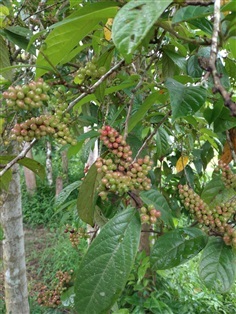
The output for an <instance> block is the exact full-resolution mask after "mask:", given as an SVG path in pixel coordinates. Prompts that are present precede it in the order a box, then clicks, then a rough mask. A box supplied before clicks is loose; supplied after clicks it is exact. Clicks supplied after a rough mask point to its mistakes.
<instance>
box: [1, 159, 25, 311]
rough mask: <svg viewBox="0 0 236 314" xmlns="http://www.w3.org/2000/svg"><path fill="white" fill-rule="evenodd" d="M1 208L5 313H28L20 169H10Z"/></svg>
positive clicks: (17, 167)
mask: <svg viewBox="0 0 236 314" xmlns="http://www.w3.org/2000/svg"><path fill="white" fill-rule="evenodd" d="M1 198H2V200H3V205H2V206H1V209H0V222H1V225H2V228H3V232H4V240H3V242H2V244H3V268H4V277H5V302H6V313H7V314H10V313H12V314H14V313H15V314H16V313H17V314H28V313H29V303H28V290H27V278H26V265H25V248H24V232H23V221H22V207H21V191H20V174H19V166H18V165H17V164H15V165H14V166H13V167H12V181H11V182H10V185H9V189H8V191H7V192H1Z"/></svg>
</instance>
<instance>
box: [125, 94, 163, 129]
mask: <svg viewBox="0 0 236 314" xmlns="http://www.w3.org/2000/svg"><path fill="white" fill-rule="evenodd" d="M158 96H160V94H159V92H153V93H151V95H149V96H148V97H147V98H146V99H145V100H144V102H143V104H142V105H141V106H140V108H139V109H138V111H137V112H136V113H135V114H134V115H132V117H131V118H130V119H129V126H128V133H129V132H131V131H132V130H133V128H134V127H135V126H136V124H137V123H139V122H140V121H141V120H142V119H143V118H144V116H145V114H146V113H147V111H148V110H149V109H150V108H151V107H152V105H153V104H154V103H157V101H158Z"/></svg>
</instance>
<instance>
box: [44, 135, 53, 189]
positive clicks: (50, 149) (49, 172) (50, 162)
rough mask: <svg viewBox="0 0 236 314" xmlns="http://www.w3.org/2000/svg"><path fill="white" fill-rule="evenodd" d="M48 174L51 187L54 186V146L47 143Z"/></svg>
mask: <svg viewBox="0 0 236 314" xmlns="http://www.w3.org/2000/svg"><path fill="white" fill-rule="evenodd" d="M46 174H47V180H48V184H49V186H52V184H53V176H52V175H53V172H52V144H51V143H50V142H49V141H47V144H46Z"/></svg>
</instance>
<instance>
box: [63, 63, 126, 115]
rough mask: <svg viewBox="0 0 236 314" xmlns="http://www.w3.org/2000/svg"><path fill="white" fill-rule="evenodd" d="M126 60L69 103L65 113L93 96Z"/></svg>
mask: <svg viewBox="0 0 236 314" xmlns="http://www.w3.org/2000/svg"><path fill="white" fill-rule="evenodd" d="M124 62H125V61H124V59H122V60H121V61H120V62H118V63H117V64H116V65H114V66H113V67H112V68H111V69H110V70H109V71H107V72H106V73H105V74H104V75H103V76H101V77H100V79H99V80H98V81H97V82H96V83H94V84H93V85H92V86H91V87H89V88H88V90H87V91H85V92H83V93H82V94H81V95H79V96H78V97H77V98H75V99H74V100H73V101H72V102H70V103H69V106H68V107H67V109H66V110H65V112H68V111H70V110H71V109H72V108H73V107H74V106H75V105H76V104H77V103H78V102H79V101H80V100H81V99H83V98H84V97H86V96H87V95H89V94H92V93H93V92H94V91H95V89H96V88H97V87H98V86H99V85H101V84H102V83H103V82H104V81H105V80H106V79H107V78H108V77H109V76H110V75H111V74H112V73H113V72H115V71H116V70H117V69H118V68H119V67H120V66H122V65H123V63H124Z"/></svg>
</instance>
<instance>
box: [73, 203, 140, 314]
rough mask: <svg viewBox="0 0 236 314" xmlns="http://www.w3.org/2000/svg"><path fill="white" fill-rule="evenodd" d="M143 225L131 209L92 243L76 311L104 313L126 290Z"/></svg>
mask: <svg viewBox="0 0 236 314" xmlns="http://www.w3.org/2000/svg"><path fill="white" fill-rule="evenodd" d="M140 233H141V224H140V220H139V217H138V215H137V211H136V210H135V209H134V208H129V209H127V210H125V211H123V212H121V213H119V214H118V215H116V216H115V217H113V218H112V219H111V220H110V221H109V222H108V223H107V224H106V225H105V226H104V227H103V228H102V229H101V232H100V233H99V235H98V236H97V237H96V238H95V240H94V241H93V242H92V244H91V246H90V247H89V249H88V251H87V253H86V255H85V256H84V258H83V260H82V262H81V264H80V266H79V269H78V272H77V275H76V279H75V294H76V297H75V308H76V310H77V312H78V313H79V314H102V313H107V311H108V310H109V309H110V308H111V307H112V305H113V304H114V303H115V302H116V300H117V298H118V297H119V295H120V293H121V291H122V289H123V288H124V286H125V284H126V281H127V280H128V276H129V274H130V271H131V269H132V266H133V263H134V259H135V256H136V253H137V249H138V245H139V239H140Z"/></svg>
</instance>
